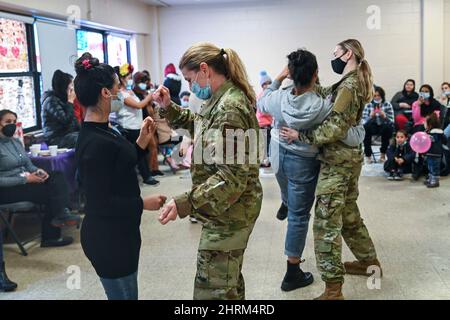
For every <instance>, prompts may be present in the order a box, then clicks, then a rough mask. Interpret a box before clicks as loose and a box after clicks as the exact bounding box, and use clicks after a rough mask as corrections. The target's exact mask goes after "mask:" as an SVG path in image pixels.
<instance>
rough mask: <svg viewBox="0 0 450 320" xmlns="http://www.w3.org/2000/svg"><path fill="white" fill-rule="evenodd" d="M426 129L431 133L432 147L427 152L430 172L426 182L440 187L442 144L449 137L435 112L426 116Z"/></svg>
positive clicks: (430, 185)
mask: <svg viewBox="0 0 450 320" xmlns="http://www.w3.org/2000/svg"><path fill="white" fill-rule="evenodd" d="M425 130H426V132H427V133H428V134H429V135H430V138H431V147H430V150H428V152H427V153H426V164H427V167H428V172H429V174H428V178H427V179H426V180H425V182H424V183H425V185H426V186H427V187H428V188H437V187H439V176H440V175H441V159H442V154H443V147H442V145H443V144H447V139H446V137H445V135H444V131H443V130H442V129H441V122H440V121H439V118H438V117H437V115H436V114H435V113H433V114H431V115H429V116H428V117H427V118H426V120H425Z"/></svg>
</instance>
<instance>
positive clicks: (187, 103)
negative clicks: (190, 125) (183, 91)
mask: <svg viewBox="0 0 450 320" xmlns="http://www.w3.org/2000/svg"><path fill="white" fill-rule="evenodd" d="M181 106H182V107H183V108H187V107H189V101H186V100H181Z"/></svg>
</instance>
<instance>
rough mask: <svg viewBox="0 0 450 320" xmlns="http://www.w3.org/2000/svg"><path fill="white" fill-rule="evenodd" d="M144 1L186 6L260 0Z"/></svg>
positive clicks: (146, 1)
mask: <svg viewBox="0 0 450 320" xmlns="http://www.w3.org/2000/svg"><path fill="white" fill-rule="evenodd" d="M140 1H142V2H145V3H148V4H151V5H154V6H170V7H174V6H185V5H202V4H208V5H211V4H222V3H237V2H256V1H258V0H140Z"/></svg>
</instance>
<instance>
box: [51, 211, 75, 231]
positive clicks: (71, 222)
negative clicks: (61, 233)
mask: <svg viewBox="0 0 450 320" xmlns="http://www.w3.org/2000/svg"><path fill="white" fill-rule="evenodd" d="M80 222H81V217H80V216H79V215H78V214H73V213H71V212H70V210H69V209H67V208H66V209H64V213H63V214H62V215H59V216H57V217H54V218H53V219H52V222H51V224H52V226H53V227H56V228H62V227H68V226H79V225H80Z"/></svg>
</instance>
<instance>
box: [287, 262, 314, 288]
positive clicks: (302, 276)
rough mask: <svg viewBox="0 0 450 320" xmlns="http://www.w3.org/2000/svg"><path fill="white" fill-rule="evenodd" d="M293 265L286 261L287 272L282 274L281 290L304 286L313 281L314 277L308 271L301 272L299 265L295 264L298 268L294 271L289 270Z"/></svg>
mask: <svg viewBox="0 0 450 320" xmlns="http://www.w3.org/2000/svg"><path fill="white" fill-rule="evenodd" d="M293 267H294V266H293V265H290V263H289V262H288V272H286V274H285V275H284V279H283V282H282V283H281V290H283V291H292V290H295V289H299V288H304V287H307V286H309V285H310V284H311V283H313V282H314V277H313V275H312V274H311V273H310V272H303V271H302V269H300V266H299V265H298V266H296V268H298V269H297V270H296V271H295V272H292V271H289V269H290V268H293Z"/></svg>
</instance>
